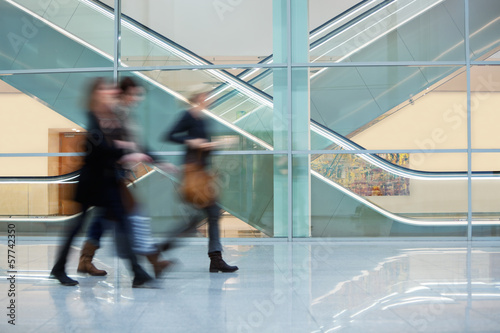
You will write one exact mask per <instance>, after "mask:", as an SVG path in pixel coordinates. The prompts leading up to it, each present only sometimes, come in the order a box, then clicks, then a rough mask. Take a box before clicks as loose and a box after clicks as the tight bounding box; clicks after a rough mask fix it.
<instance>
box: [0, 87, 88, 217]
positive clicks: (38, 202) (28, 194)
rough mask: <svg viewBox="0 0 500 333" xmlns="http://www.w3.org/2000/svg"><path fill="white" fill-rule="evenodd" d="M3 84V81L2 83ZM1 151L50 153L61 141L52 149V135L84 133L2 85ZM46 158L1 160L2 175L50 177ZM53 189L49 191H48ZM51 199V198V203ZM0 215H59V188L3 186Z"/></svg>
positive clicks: (0, 101)
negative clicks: (71, 132) (50, 142)
mask: <svg viewBox="0 0 500 333" xmlns="http://www.w3.org/2000/svg"><path fill="white" fill-rule="evenodd" d="M0 82H1V81H0ZM0 91H1V93H0V105H1V109H0V116H1V117H2V118H1V119H3V121H2V122H0V133H1V134H0V135H1V136H2V139H1V140H0V152H1V153H48V152H56V151H58V149H59V148H58V142H57V143H56V142H55V141H54V140H52V147H50V146H49V132H51V133H58V132H60V131H71V130H72V129H73V128H75V129H79V130H81V128H80V127H78V126H76V125H75V124H74V123H73V122H71V121H69V120H68V119H66V118H64V117H63V116H61V115H59V114H58V113H57V112H54V111H52V110H51V109H49V108H47V107H46V106H44V105H43V104H41V103H40V102H38V101H36V100H35V99H33V98H31V97H29V96H26V95H24V94H21V93H19V92H16V91H15V90H14V89H12V88H8V87H6V86H5V84H3V85H2V86H0ZM49 174H53V173H52V172H50V173H49V160H48V158H47V157H2V158H1V163H0V176H2V177H6V176H47V175H49ZM49 187H50V190H49ZM49 197H51V198H52V199H51V200H49ZM0 198H1V200H0V215H49V214H55V213H57V201H56V202H54V200H55V198H57V187H56V186H54V185H48V184H0Z"/></svg>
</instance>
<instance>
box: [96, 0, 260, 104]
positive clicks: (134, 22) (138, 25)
mask: <svg viewBox="0 0 500 333" xmlns="http://www.w3.org/2000/svg"><path fill="white" fill-rule="evenodd" d="M90 1H92V2H94V3H95V4H96V5H98V6H100V7H102V9H105V10H107V11H108V12H110V13H114V9H113V7H111V6H109V5H107V4H105V3H104V2H102V1H100V0H90ZM121 18H122V20H124V21H125V22H127V23H130V24H131V25H133V26H135V27H136V28H139V29H141V30H143V31H144V32H146V33H148V34H151V35H153V36H154V37H155V38H158V39H159V40H161V41H162V42H164V43H166V44H168V45H169V46H171V47H172V48H175V49H176V50H179V51H181V52H182V53H184V54H186V55H188V56H189V57H192V58H194V59H196V60H197V61H199V62H201V63H202V64H203V65H213V63H212V62H210V61H209V60H207V59H205V58H203V57H201V56H199V55H198V54H196V53H194V52H193V51H191V50H189V49H187V48H185V47H184V46H182V45H180V44H178V43H176V42H174V41H173V40H171V39H169V38H168V37H165V36H164V35H162V34H160V33H159V32H157V31H155V30H153V29H151V28H149V27H147V26H146V25H144V24H142V23H140V22H139V21H137V20H135V19H133V18H131V17H130V16H128V15H126V14H121ZM216 71H218V72H220V73H222V74H223V76H225V77H228V79H229V80H236V81H237V82H238V83H239V84H241V85H243V86H245V88H247V89H251V90H252V91H253V92H255V93H257V94H259V95H261V96H262V97H270V96H269V95H268V94H266V93H265V92H263V91H261V90H259V89H258V88H256V87H254V86H253V85H250V84H248V82H246V81H244V80H242V79H241V78H239V77H238V76H236V75H232V74H231V73H229V72H228V71H226V70H224V69H217V70H216ZM221 85H222V86H224V85H227V83H222V84H221Z"/></svg>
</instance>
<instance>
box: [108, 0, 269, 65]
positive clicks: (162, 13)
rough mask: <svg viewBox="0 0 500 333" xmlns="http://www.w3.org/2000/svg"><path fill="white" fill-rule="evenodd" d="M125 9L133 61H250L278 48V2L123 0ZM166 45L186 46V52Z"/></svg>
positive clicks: (127, 49)
mask: <svg viewBox="0 0 500 333" xmlns="http://www.w3.org/2000/svg"><path fill="white" fill-rule="evenodd" d="M107 3H108V4H110V5H111V6H112V1H107ZM122 13H123V20H122V52H121V55H122V61H123V62H124V63H125V64H127V65H128V64H129V63H130V64H131V65H135V66H142V65H147V64H149V65H152V64H162V65H175V64H179V61H182V62H183V63H190V64H196V63H198V64H201V63H206V64H208V63H213V64H241V63H244V64H248V63H258V62H260V61H261V60H262V58H264V57H266V56H268V55H270V54H271V53H272V52H273V2H272V1H266V0H265V1H230V2H221V1H215V2H214V1H196V2H194V3H193V2H192V1H191V2H187V1H175V0H169V1H160V2H158V1H140V2H137V1H132V0H123V1H122ZM193 22H196V24H193ZM256 22H258V24H256ZM248 27H252V28H251V29H248ZM160 44H168V45H174V44H175V45H177V46H180V47H181V48H182V51H181V52H182V53H184V54H181V52H179V51H178V50H175V51H172V50H169V48H168V47H163V46H164V45H163V46H159V45H160ZM176 48H177V47H176ZM186 54H190V55H191V57H190V58H185V55H186Z"/></svg>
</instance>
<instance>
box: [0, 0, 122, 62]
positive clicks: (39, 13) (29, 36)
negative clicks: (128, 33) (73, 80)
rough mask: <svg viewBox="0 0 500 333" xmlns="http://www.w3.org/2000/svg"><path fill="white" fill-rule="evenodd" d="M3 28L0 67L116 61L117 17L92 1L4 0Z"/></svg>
mask: <svg viewBox="0 0 500 333" xmlns="http://www.w3.org/2000/svg"><path fill="white" fill-rule="evenodd" d="M0 30H2V31H5V32H7V33H5V34H2V35H1V36H0V69H39V68H73V67H111V66H112V65H113V64H112V58H113V50H114V43H113V36H114V25H113V16H112V15H111V14H110V13H106V12H105V11H103V10H102V8H101V7H100V5H98V4H97V3H96V2H93V1H78V0H67V1H34V0H9V1H1V2H0Z"/></svg>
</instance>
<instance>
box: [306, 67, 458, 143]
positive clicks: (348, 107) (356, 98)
mask: <svg viewBox="0 0 500 333" xmlns="http://www.w3.org/2000/svg"><path fill="white" fill-rule="evenodd" d="M464 70H465V68H461V67H399V66H397V67H386V66H380V67H359V68H355V67H353V68H323V69H311V74H312V75H311V76H310V91H311V97H310V98H311V103H310V108H311V122H312V124H311V131H312V132H313V134H312V147H313V149H326V147H328V146H329V142H335V141H338V140H344V141H345V140H347V141H346V142H350V144H353V143H355V144H357V145H359V146H361V147H363V148H365V149H420V150H432V149H460V148H461V149H465V148H467V122H466V119H467V117H466V115H467V113H466V109H467V93H466V88H467V84H466V76H465V73H464ZM410 124H411V125H410Z"/></svg>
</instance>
